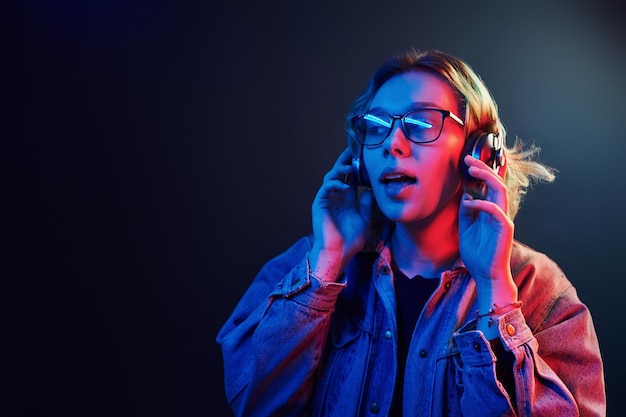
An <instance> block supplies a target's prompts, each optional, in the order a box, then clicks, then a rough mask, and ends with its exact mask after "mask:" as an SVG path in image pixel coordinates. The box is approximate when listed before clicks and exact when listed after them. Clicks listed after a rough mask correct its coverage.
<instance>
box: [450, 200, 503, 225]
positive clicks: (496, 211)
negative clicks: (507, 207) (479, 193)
mask: <svg viewBox="0 0 626 417" xmlns="http://www.w3.org/2000/svg"><path fill="white" fill-rule="evenodd" d="M461 207H464V210H467V211H473V212H474V215H475V212H476V211H479V212H483V213H486V214H488V215H489V217H490V218H491V220H493V221H495V222H496V223H499V224H502V225H509V224H510V223H512V221H511V219H510V218H509V216H508V215H507V214H506V212H505V211H504V210H503V209H502V208H501V207H500V206H499V205H497V204H495V203H493V202H491V201H486V200H473V199H462V200H461ZM463 216H464V217H463V219H464V220H463V221H467V219H468V218H469V214H468V213H467V212H465V211H464V212H463ZM459 222H461V216H459Z"/></svg>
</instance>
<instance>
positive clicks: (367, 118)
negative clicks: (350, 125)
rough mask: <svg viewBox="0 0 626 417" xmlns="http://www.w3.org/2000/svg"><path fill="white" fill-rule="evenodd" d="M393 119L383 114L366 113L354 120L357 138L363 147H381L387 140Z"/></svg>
mask: <svg viewBox="0 0 626 417" xmlns="http://www.w3.org/2000/svg"><path fill="white" fill-rule="evenodd" d="M392 124H393V119H392V118H391V117H390V116H389V115H387V114H382V113H366V114H363V115H361V116H359V117H357V118H356V119H355V120H354V129H355V131H356V135H357V138H358V139H359V141H360V142H361V143H362V144H363V145H366V146H367V145H380V144H381V143H383V141H384V140H385V139H386V138H387V135H388V134H389V130H391V126H392Z"/></svg>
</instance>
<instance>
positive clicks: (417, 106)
mask: <svg viewBox="0 0 626 417" xmlns="http://www.w3.org/2000/svg"><path fill="white" fill-rule="evenodd" d="M424 108H434V109H441V106H440V105H439V104H435V103H433V102H430V101H418V102H415V103H412V104H411V106H409V107H408V109H407V110H406V111H410V110H416V109H424ZM444 110H445V109H444ZM369 111H378V112H383V113H384V112H386V109H384V108H382V107H373V108H370V109H369Z"/></svg>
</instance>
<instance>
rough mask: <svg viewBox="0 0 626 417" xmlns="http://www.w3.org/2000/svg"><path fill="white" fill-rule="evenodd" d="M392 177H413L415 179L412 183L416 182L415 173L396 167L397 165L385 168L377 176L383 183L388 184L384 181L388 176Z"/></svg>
mask: <svg viewBox="0 0 626 417" xmlns="http://www.w3.org/2000/svg"><path fill="white" fill-rule="evenodd" d="M392 177H408V178H413V179H414V180H415V181H414V182H413V183H415V182H417V178H416V177H415V174H413V173H412V172H409V171H407V170H405V169H402V168H397V167H389V168H385V169H384V170H383V172H382V173H381V174H380V176H379V177H378V181H379V182H380V183H381V184H383V185H388V184H386V183H385V181H386V180H387V179H388V178H392Z"/></svg>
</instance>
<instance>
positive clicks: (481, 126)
mask: <svg viewBox="0 0 626 417" xmlns="http://www.w3.org/2000/svg"><path fill="white" fill-rule="evenodd" d="M411 70H426V71H431V72H434V73H436V74H439V75H440V76H442V77H444V78H445V79H446V80H448V82H449V83H450V85H451V86H452V87H453V90H454V91H455V93H456V94H457V96H458V100H459V102H460V103H461V104H462V107H463V108H464V109H465V128H466V131H467V132H468V135H469V133H471V132H474V131H476V130H483V131H486V132H492V133H496V134H498V135H499V136H500V137H501V138H502V143H504V144H505V145H504V153H505V155H506V160H507V169H506V174H505V177H504V181H505V184H506V187H507V195H508V200H509V216H510V217H511V218H512V219H513V218H515V215H516V214H517V212H518V210H519V207H520V204H521V202H522V198H523V196H524V195H525V194H526V190H527V188H528V187H529V186H530V184H531V182H533V181H534V182H537V181H545V182H551V181H553V180H554V171H555V170H554V169H553V168H550V167H548V166H546V165H543V164H541V163H539V162H537V161H534V160H533V157H534V156H535V155H536V154H537V153H538V152H539V151H540V148H539V147H537V146H534V145H531V146H530V147H526V148H525V147H524V144H523V142H522V141H521V140H520V139H518V138H516V139H515V143H514V144H513V146H512V147H511V148H509V147H507V146H506V129H505V128H504V125H503V124H502V122H501V121H500V118H499V117H498V107H497V105H496V102H495V100H494V98H493V96H492V95H491V93H490V92H489V90H488V89H487V87H486V86H485V84H484V82H483V81H482V79H481V78H480V77H479V76H478V75H477V74H476V73H475V72H474V70H473V69H472V68H471V67H470V66H469V65H468V64H467V63H466V62H464V61H463V60H461V59H459V58H456V57H454V56H452V55H449V54H447V53H445V52H441V51H437V50H428V51H418V50H415V49H412V50H409V51H407V52H404V53H402V54H399V55H395V56H392V57H390V58H388V59H387V60H386V61H385V62H384V63H383V64H382V65H381V66H380V67H379V68H378V69H377V70H376V71H375V72H374V74H373V75H372V77H371V78H370V80H369V82H368V84H367V86H366V88H365V90H364V91H363V93H362V94H361V96H359V97H358V98H357V99H356V100H355V101H354V104H353V105H352V107H351V109H350V111H349V112H348V115H347V118H346V131H347V133H348V144H349V147H350V149H351V150H352V152H353V154H354V155H358V154H360V153H361V145H360V144H359V143H358V141H357V140H356V136H355V133H354V130H353V127H352V124H351V122H350V121H351V119H352V118H353V117H354V116H356V115H358V114H361V113H363V112H365V111H367V110H368V108H369V105H370V103H371V101H372V99H373V97H374V95H375V94H376V92H377V91H378V89H379V88H380V87H381V86H382V85H383V84H384V83H385V82H386V81H387V80H389V79H390V78H391V77H393V76H394V75H397V74H401V73H404V72H407V71H411Z"/></svg>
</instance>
